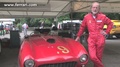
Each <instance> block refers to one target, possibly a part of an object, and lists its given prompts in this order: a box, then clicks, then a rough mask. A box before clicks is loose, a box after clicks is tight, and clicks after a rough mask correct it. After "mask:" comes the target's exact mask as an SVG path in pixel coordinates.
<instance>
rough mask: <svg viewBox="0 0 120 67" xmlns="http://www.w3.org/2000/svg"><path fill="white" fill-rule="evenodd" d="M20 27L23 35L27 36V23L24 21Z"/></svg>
mask: <svg viewBox="0 0 120 67" xmlns="http://www.w3.org/2000/svg"><path fill="white" fill-rule="evenodd" d="M22 28H23V33H24V36H27V29H28V25H27V24H26V23H24V24H23V25H22Z"/></svg>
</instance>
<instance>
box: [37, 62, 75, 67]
mask: <svg viewBox="0 0 120 67" xmlns="http://www.w3.org/2000/svg"><path fill="white" fill-rule="evenodd" d="M75 64H76V62H66V63H56V64H45V65H40V66H38V67H75Z"/></svg>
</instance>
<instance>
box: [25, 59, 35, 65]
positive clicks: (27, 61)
mask: <svg viewBox="0 0 120 67" xmlns="http://www.w3.org/2000/svg"><path fill="white" fill-rule="evenodd" d="M24 65H25V67H34V65H35V63H34V61H33V60H31V59H29V60H26V61H25V63H24Z"/></svg>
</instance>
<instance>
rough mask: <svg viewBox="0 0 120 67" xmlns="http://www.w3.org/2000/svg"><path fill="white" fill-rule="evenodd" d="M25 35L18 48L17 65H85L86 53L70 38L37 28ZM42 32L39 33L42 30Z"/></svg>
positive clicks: (53, 66) (33, 66) (72, 66)
mask: <svg viewBox="0 0 120 67" xmlns="http://www.w3.org/2000/svg"><path fill="white" fill-rule="evenodd" d="M37 31H40V33H37V32H34V33H32V34H31V35H29V36H27V37H26V38H25V39H24V41H23V43H22V45H21V47H20V50H19V67H85V65H86V64H87V62H88V53H87V51H86V49H85V48H84V46H83V45H82V44H80V43H79V42H76V41H74V39H72V38H65V37H61V36H57V35H49V34H47V31H49V30H47V29H41V30H37ZM43 31H44V33H41V32H43Z"/></svg>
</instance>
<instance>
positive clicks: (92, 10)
mask: <svg viewBox="0 0 120 67" xmlns="http://www.w3.org/2000/svg"><path fill="white" fill-rule="evenodd" d="M99 10H100V6H99V4H98V3H94V4H93V5H92V7H91V12H92V13H93V15H95V14H97V13H98V12H99Z"/></svg>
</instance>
